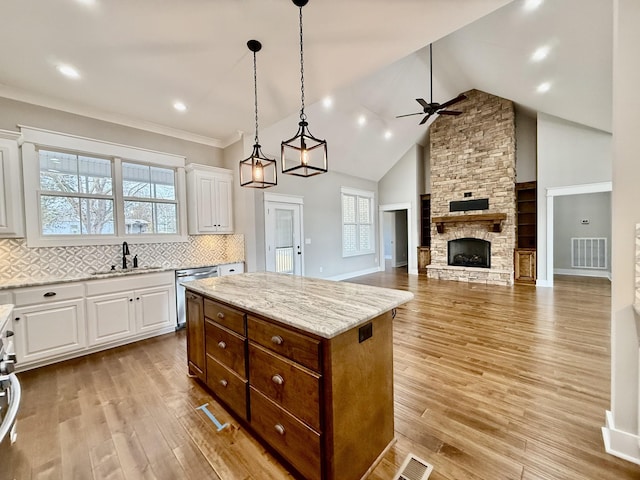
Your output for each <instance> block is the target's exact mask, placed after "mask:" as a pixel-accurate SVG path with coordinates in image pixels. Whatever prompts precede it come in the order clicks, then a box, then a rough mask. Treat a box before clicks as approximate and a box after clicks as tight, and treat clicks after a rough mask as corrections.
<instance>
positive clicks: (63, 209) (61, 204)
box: [40, 195, 81, 235]
mask: <svg viewBox="0 0 640 480" xmlns="http://www.w3.org/2000/svg"><path fill="white" fill-rule="evenodd" d="M40 210H41V212H42V234H43V235H80V233H81V226H80V199H78V198H68V197H52V196H47V195H42V196H41V197H40Z"/></svg>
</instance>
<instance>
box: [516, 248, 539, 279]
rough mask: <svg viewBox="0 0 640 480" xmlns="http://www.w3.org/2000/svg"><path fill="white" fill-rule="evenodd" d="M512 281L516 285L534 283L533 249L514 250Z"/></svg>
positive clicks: (534, 256)
mask: <svg viewBox="0 0 640 480" xmlns="http://www.w3.org/2000/svg"><path fill="white" fill-rule="evenodd" d="M513 263H514V280H515V281H516V282H518V283H531V284H535V283H536V251H535V249H525V248H516V250H515V252H514V255H513Z"/></svg>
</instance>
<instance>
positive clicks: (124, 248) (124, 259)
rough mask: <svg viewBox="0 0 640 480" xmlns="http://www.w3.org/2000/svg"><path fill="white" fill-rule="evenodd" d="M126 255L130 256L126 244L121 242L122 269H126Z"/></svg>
mask: <svg viewBox="0 0 640 480" xmlns="http://www.w3.org/2000/svg"><path fill="white" fill-rule="evenodd" d="M127 255H131V254H130V253H129V245H127V242H122V268H123V269H125V268H127Z"/></svg>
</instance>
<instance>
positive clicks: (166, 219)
mask: <svg viewBox="0 0 640 480" xmlns="http://www.w3.org/2000/svg"><path fill="white" fill-rule="evenodd" d="M124 221H125V233H126V234H130V235H138V234H144V233H147V234H148V233H177V232H178V206H177V205H176V204H174V203H153V202H130V201H127V202H124Z"/></svg>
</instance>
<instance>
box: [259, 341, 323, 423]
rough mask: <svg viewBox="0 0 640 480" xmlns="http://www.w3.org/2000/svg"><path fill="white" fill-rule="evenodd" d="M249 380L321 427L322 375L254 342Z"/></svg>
mask: <svg viewBox="0 0 640 480" xmlns="http://www.w3.org/2000/svg"><path fill="white" fill-rule="evenodd" d="M249 379H250V382H251V385H252V386H253V387H254V388H256V389H257V390H260V392H262V393H263V394H264V395H266V396H267V397H269V398H270V399H271V400H273V401H274V402H275V403H277V404H278V405H280V406H282V407H283V408H285V409H286V410H288V411H289V412H291V413H292V414H293V415H295V416H296V417H298V418H299V419H300V420H302V421H304V422H305V423H306V424H308V425H310V426H311V427H313V428H315V429H316V430H318V431H319V430H320V375H318V374H317V373H315V372H313V371H311V370H309V369H307V368H304V367H302V366H300V365H298V364H296V363H294V362H292V361H291V360H288V359H286V358H283V357H281V356H279V355H276V354H274V353H271V352H269V351H268V350H266V349H264V348H262V347H260V346H259V345H256V344H255V343H252V342H250V343H249Z"/></svg>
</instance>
